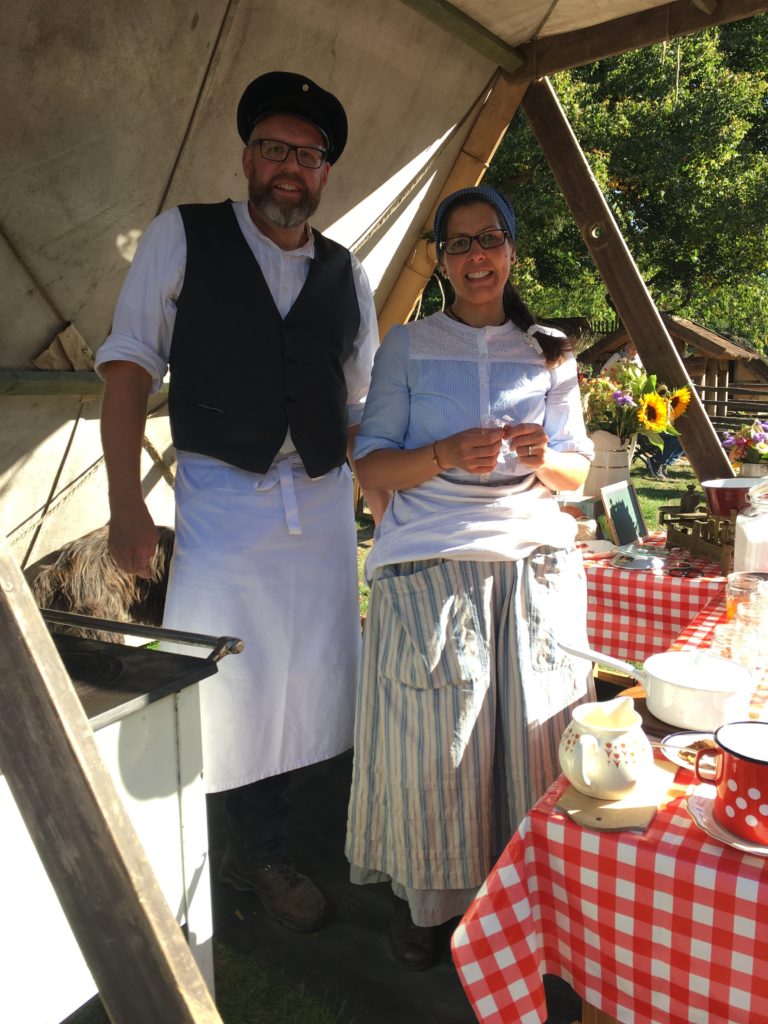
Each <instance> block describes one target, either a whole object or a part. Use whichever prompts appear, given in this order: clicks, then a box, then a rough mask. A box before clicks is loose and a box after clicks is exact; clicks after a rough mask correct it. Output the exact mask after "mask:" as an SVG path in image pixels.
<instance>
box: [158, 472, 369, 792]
mask: <svg viewBox="0 0 768 1024" xmlns="http://www.w3.org/2000/svg"><path fill="white" fill-rule="evenodd" d="M178 457H179V462H178V469H177V475H176V542H175V547H174V554H173V561H172V564H171V572H170V579H169V584H168V598H167V601H166V610H165V618H164V625H165V626H167V627H169V628H171V629H180V630H186V631H191V632H196V633H208V634H211V635H214V636H223V635H228V636H237V637H240V638H241V639H242V640H243V641H244V642H245V650H244V652H243V653H242V654H238V655H230V656H228V657H226V658H224V659H223V660H222V661H220V662H219V670H218V673H217V674H216V675H215V676H212V677H211V678H209V679H206V680H203V682H201V683H200V695H201V710H202V729H203V774H204V778H205V785H206V789H207V790H208V792H210V793H213V792H218V791H220V790H225V789H233V788H235V787H237V786H243V785H246V784H248V783H250V782H254V781H256V780H257V779H262V778H267V777H269V776H271V775H277V774H279V773H281V772H285V771H290V770H291V769H294V768H299V767H302V766H303V765H308V764H314V763H316V762H317V761H323V760H325V759H326V758H329V757H333V756H334V755H336V754H339V753H341V752H342V751H344V750H347V749H348V748H349V747H350V746H351V745H352V721H353V704H354V681H355V673H356V670H357V662H358V654H359V646H360V611H359V599H358V587H357V547H356V538H355V525H354V516H353V497H352V477H351V474H350V471H349V469H348V467H347V466H342V467H340V468H339V469H336V470H332V471H331V472H330V473H328V474H326V475H325V476H323V477H320V478H318V479H315V480H312V479H311V478H310V477H308V476H307V474H306V472H305V470H304V468H303V466H302V464H301V461H300V460H299V458H298V456H290V457H288V458H285V459H282V460H281V461H279V462H277V463H275V464H274V465H273V466H272V467H271V468H270V470H269V471H268V472H267V473H265V474H257V473H248V472H245V471H243V470H239V469H236V468H234V467H232V466H229V465H227V464H226V463H223V462H219V461H218V460H215V459H209V458H206V457H204V456H199V455H191V454H190V453H187V452H179V456H178ZM179 649H181V648H179ZM183 651H184V653H187V654H188V653H189V648H188V647H185V648H183Z"/></svg>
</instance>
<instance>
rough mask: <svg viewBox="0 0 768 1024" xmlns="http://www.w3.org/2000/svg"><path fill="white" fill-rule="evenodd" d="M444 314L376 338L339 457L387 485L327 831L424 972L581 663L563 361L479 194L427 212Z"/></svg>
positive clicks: (509, 215) (500, 213)
mask: <svg viewBox="0 0 768 1024" xmlns="http://www.w3.org/2000/svg"><path fill="white" fill-rule="evenodd" d="M435 239H436V244H437V247H438V260H439V265H440V269H441V271H442V273H443V274H444V275H445V277H446V278H447V280H448V282H449V283H450V285H451V286H452V288H453V292H454V298H453V300H452V302H451V303H450V305H449V306H448V307H447V309H446V311H445V312H443V313H437V314H435V315H434V316H431V317H428V318H427V319H426V320H421V321H417V322H415V323H411V324H407V325H405V326H400V327H395V328H393V330H392V331H390V332H389V334H388V335H387V338H386V339H385V341H384V344H383V345H382V346H381V348H380V350H379V352H378V354H377V357H376V363H375V367H374V373H373V380H372V384H371V390H370V392H369V396H368V400H367V403H366V408H365V412H364V415H363V421H362V425H361V428H360V433H359V435H358V438H357V444H356V449H355V461H356V468H357V472H358V474H359V478H360V482H361V484H362V486H363V487H377V488H378V487H382V488H387V489H391V490H393V491H394V492H395V493H394V495H393V499H392V502H391V504H390V506H389V508H388V509H387V512H386V513H385V515H384V518H383V520H382V523H381V525H380V527H379V530H378V531H377V539H376V543H375V544H374V547H373V549H372V551H371V554H370V555H369V558H368V563H367V572H368V575H369V577H371V576H372V578H373V582H372V589H371V595H370V601H369V605H368V616H367V621H366V628H365V635H364V652H363V662H362V666H361V674H360V680H359V686H358V695H357V710H356V726H355V761H354V771H353V781H352V795H351V801H350V808H349V822H348V832H347V847H346V852H347V856H348V858H349V860H350V863H351V865H352V879H353V881H356V882H359V883H363V882H376V881H382V880H385V879H391V880H392V887H393V890H394V892H395V894H396V896H397V897H398V898H399V899H398V904H397V909H396V912H395V916H394V918H393V922H392V926H391V928H390V938H391V941H392V948H393V951H394V954H395V956H396V957H397V958H398V959H399V960H400V961H401V962H402V963H404V964H405V965H406V966H408V967H411V968H412V969H423V968H425V967H428V966H429V964H430V963H431V961H432V956H433V928H434V926H436V925H439V924H441V923H442V922H444V921H447V920H449V919H450V918H451V917H454V916H456V915H458V914H461V913H463V912H464V910H466V908H467V907H468V905H469V903H470V902H471V900H472V899H473V897H474V895H475V893H476V890H477V888H478V886H479V885H480V884H481V883H482V882H483V880H484V879H485V877H486V875H487V874H488V872H489V871H490V868H491V867H492V865H493V863H494V861H495V859H496V858H497V856H498V855H499V854H500V852H501V850H502V849H503V847H504V845H505V843H506V842H507V840H508V839H509V837H510V835H511V834H512V832H513V831H514V829H515V827H516V826H517V823H518V821H519V820H520V818H521V817H522V816H523V815H524V814H525V812H526V811H527V810H528V808H529V807H530V806H531V804H532V803H533V802H534V801H535V800H536V799H537V798H538V797H539V796H540V794H541V793H542V792H543V791H544V789H545V788H546V787H547V786H548V785H549V784H550V783H551V782H552V781H553V780H554V779H555V778H556V776H557V774H558V761H557V749H558V745H559V740H560V736H561V734H562V732H563V730H564V729H565V726H566V725H567V723H568V721H569V719H570V715H569V709H570V707H571V706H572V705H573V704H574V703H575V702H578V701H580V700H582V699H583V698H584V697H585V695H586V694H587V690H588V679H589V669H588V667H586V665H585V663H584V662H579V663H578V664H576V663H575V661H572V660H571V659H570V658H569V657H568V656H566V655H564V654H563V652H562V651H561V650H560V649H559V648H558V646H557V644H556V638H557V639H562V640H563V641H564V642H568V641H569V640H570V641H571V642H574V643H580V644H582V645H583V644H584V643H585V640H586V629H585V621H586V615H585V605H586V590H585V586H584V579H583V568H582V565H581V557H580V555H579V553H578V552H577V551H575V549H574V548H573V541H574V537H575V531H576V524H575V520H574V519H572V518H571V517H570V516H568V515H565V514H563V513H561V512H560V511H559V508H558V505H557V503H556V502H555V500H554V498H553V496H552V491H553V490H556V489H558V490H559V489H562V490H572V489H574V488H576V487H578V486H579V485H580V484H581V483H583V481H584V478H585V477H586V474H587V469H588V463H589V459H590V457H591V454H592V448H591V444H590V442H589V441H588V439H587V436H586V432H585V430H584V423H583V419H582V415H581V408H580V402H579V393H578V387H577V377H576V362H575V359H574V358H573V355H572V353H571V351H570V349H569V348H568V346H567V344H565V340H564V336H563V335H562V334H561V333H560V332H559V331H553V330H551V329H548V328H543V327H539V326H537V325H535V324H534V322H533V318H532V317H531V315H530V313H529V312H528V310H527V308H526V307H525V305H524V304H523V303H522V301H521V300H520V298H519V296H518V295H517V293H516V291H515V290H514V289H513V288H512V286H511V284H510V283H509V272H510V267H511V266H512V264H513V262H514V260H515V215H514V211H513V210H512V208H511V206H510V205H509V203H508V202H507V200H506V199H505V198H504V197H503V196H502V195H501V194H500V193H498V192H496V191H495V190H494V189H492V188H489V187H487V186H479V187H476V188H466V189H460V190H459V191H458V192H455V193H453V194H452V195H450V196H448V197H447V198H446V199H444V200H443V202H442V203H441V204H440V206H439V207H438V210H437V214H436V217H435Z"/></svg>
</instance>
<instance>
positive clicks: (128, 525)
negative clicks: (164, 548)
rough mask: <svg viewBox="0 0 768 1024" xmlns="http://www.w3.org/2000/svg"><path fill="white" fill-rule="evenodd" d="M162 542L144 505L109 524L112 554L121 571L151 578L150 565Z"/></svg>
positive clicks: (113, 517)
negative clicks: (159, 543)
mask: <svg viewBox="0 0 768 1024" xmlns="http://www.w3.org/2000/svg"><path fill="white" fill-rule="evenodd" d="M159 540H160V531H159V530H158V528H157V527H156V526H155V524H154V523H153V522H152V517H151V516H150V514H149V512H148V511H147V507H146V505H144V504H143V503H142V505H141V507H140V508H138V509H133V510H131V511H130V513H123V512H120V513H119V514H118V515H116V516H115V515H113V516H112V519H111V520H110V522H109V551H110V554H111V555H112V557H113V558H114V560H115V562H116V563H117V565H118V567H119V568H120V569H123V570H124V571H125V572H129V573H132V574H133V575H135V576H141V577H142V579H149V578H150V575H151V573H150V565H151V562H152V559H153V558H154V555H155V551H156V550H157V545H158V542H159Z"/></svg>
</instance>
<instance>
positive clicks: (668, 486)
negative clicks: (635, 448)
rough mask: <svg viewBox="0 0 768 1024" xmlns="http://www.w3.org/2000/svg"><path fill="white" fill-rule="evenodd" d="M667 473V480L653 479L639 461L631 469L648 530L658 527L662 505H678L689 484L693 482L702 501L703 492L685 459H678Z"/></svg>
mask: <svg viewBox="0 0 768 1024" xmlns="http://www.w3.org/2000/svg"><path fill="white" fill-rule="evenodd" d="M667 473H668V474H669V480H655V479H654V478H653V477H651V476H649V475H648V474H647V473H646V470H645V467H644V466H642V464H641V463H639V462H638V463H636V464H635V467H634V468H633V469H632V478H631V479H632V483H633V485H634V487H635V492H636V494H637V499H638V501H639V503H640V508H641V510H642V513H643V518H644V519H645V525H646V526H647V527H648V529H649V530H657V529H658V528H659V509H660V508H661V507H663V506H664V505H679V504H680V499H681V498H682V496H683V495H684V494H685V493H686V490H687V488H688V486H689V485H690V484H695V486H696V490H697V492H698V493H699V495H700V497H701V500H702V502H703V501H704V492H703V491H702V490H701V488H700V486H699V484H698V481H697V479H696V475H695V474H694V472H693V470H692V469H691V467H690V464H689V462H688V460H687V459H685V458H682V459H679V460H678V461H677V462H676V463H674V465H673V466H671V467H670V468H669V469H668V470H667Z"/></svg>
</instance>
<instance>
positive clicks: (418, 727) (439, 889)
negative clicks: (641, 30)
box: [346, 547, 593, 925]
mask: <svg viewBox="0 0 768 1024" xmlns="http://www.w3.org/2000/svg"><path fill="white" fill-rule="evenodd" d="M558 640H562V641H563V642H566V643H572V644H574V645H577V646H581V647H583V646H585V645H586V585H585V580H584V570H583V565H582V560H581V555H580V553H578V552H577V551H574V550H568V551H566V550H564V549H557V548H551V547H540V548H537V549H536V550H535V551H534V552H533V553H532V554H531V555H529V556H528V557H527V558H524V559H521V560H519V561H508V562H467V561H457V560H447V559H439V560H430V561H420V562H410V563H402V564H398V565H387V566H383V567H382V568H380V569H379V570H378V571H377V573H376V576H375V579H374V582H373V586H372V589H371V596H370V601H369V605H368V615H367V619H366V624H365V634H364V640H363V658H362V663H361V671H360V676H359V680H358V690H357V706H356V718H355V755H354V769H353V776H352V793H351V799H350V806H349V821H348V830H347V846H346V852H347V857H348V859H349V861H350V863H351V864H352V867H353V870H352V879H353V881H358V882H365V881H381V880H382V879H385V878H389V879H391V880H392V882H393V888H394V889H395V892H396V893H397V894H398V895H400V896H404V897H407V898H408V899H409V902H410V903H411V911H412V914H413V916H414V920H415V921H416V923H417V924H422V925H431V924H439V923H441V921H444V920H447V919H448V918H450V917H452V916H454V915H455V914H458V913H461V912H462V911H463V910H464V909H466V906H468V905H469V902H471V899H472V897H473V895H474V893H475V891H476V890H477V888H478V887H479V886H480V885H481V884H482V882H483V881H484V879H485V878H486V876H487V875H488V873H489V871H490V869H491V867H492V866H493V864H494V862H495V860H496V859H497V858H498V856H499V855H500V853H501V851H502V850H503V848H504V846H505V845H506V843H507V842H508V840H509V838H510V836H511V835H512V833H513V831H514V830H515V828H516V827H517V825H518V823H519V821H520V820H521V819H522V818H523V816H524V815H525V813H526V812H527V811H528V809H529V808H530V807H531V806H532V804H533V803H535V801H536V800H537V799H538V798H539V796H541V794H542V793H543V792H544V791H545V789H546V788H547V787H548V786H549V785H550V784H551V783H552V782H553V781H554V780H555V779H556V778H557V776H558V774H559V767H558V747H559V743H560V737H561V735H562V733H563V731H564V729H565V727H566V725H567V724H568V722H569V721H570V710H571V708H572V707H573V706H574V705H575V704H577V703H580V702H581V701H582V700H584V699H585V698H587V697H589V698H590V699H591V698H592V696H593V691H592V685H591V675H590V666H589V664H588V663H587V662H585V661H581V660H577V659H573V658H571V657H570V656H568V655H566V654H565V653H564V652H563V651H562V650H560V649H559V648H558V646H557V641H558Z"/></svg>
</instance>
